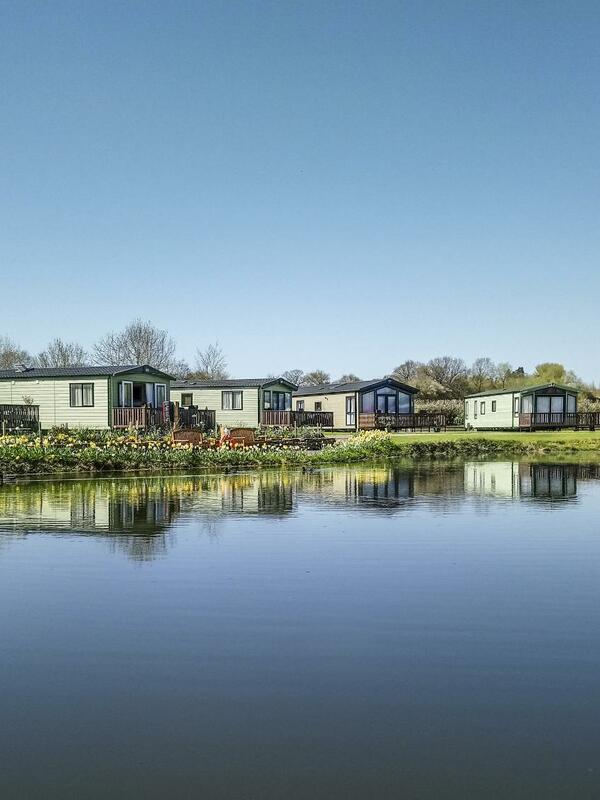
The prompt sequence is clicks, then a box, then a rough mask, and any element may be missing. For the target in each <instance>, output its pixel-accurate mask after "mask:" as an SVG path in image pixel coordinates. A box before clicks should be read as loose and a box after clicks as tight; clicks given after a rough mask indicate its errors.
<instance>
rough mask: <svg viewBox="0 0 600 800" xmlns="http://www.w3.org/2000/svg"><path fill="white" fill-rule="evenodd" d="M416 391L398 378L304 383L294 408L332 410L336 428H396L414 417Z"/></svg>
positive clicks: (297, 391) (304, 410)
mask: <svg viewBox="0 0 600 800" xmlns="http://www.w3.org/2000/svg"><path fill="white" fill-rule="evenodd" d="M416 393H417V390H416V389H415V388H414V387H413V386H408V385H407V384H405V383H401V382H400V381H397V380H396V379H395V378H379V379H376V380H371V381H352V382H349V383H328V384H323V385H321V386H300V387H299V388H298V389H297V390H296V391H295V392H294V411H296V412H309V411H322V412H331V413H333V424H332V426H331V427H333V428H335V429H336V430H372V429H374V428H394V429H396V428H402V427H406V425H405V423H408V422H411V421H412V418H413V416H414V396H415V394H416Z"/></svg>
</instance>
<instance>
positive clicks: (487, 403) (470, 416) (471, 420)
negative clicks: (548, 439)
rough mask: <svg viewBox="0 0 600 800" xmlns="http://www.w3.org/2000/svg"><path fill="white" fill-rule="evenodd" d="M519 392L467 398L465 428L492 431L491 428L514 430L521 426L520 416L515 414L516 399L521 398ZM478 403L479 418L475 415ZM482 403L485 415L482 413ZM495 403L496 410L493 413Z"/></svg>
mask: <svg viewBox="0 0 600 800" xmlns="http://www.w3.org/2000/svg"><path fill="white" fill-rule="evenodd" d="M519 395H520V393H519V392H514V393H513V392H508V393H504V394H486V395H479V396H478V397H467V398H466V399H465V427H468V426H469V425H470V426H471V427H472V428H478V429H479V430H486V429H487V430H490V429H491V428H513V427H518V425H519V415H518V413H517V414H514V412H513V404H514V398H515V397H519ZM475 403H477V417H475V413H474V405H475ZM482 403H483V404H484V413H483V414H482V413H481V408H482ZM493 403H495V404H496V410H495V411H492V408H493Z"/></svg>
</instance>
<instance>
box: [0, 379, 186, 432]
mask: <svg viewBox="0 0 600 800" xmlns="http://www.w3.org/2000/svg"><path fill="white" fill-rule="evenodd" d="M171 380H173V378H172V376H171V375H167V374H166V373H164V372H161V370H158V369H154V367H151V366H149V365H148V364H142V365H140V364H135V365H127V366H82V367H50V368H37V367H27V366H25V365H20V366H17V367H15V368H14V369H8V370H6V369H5V370H0V406H17V407H18V406H37V407H39V422H40V426H41V427H42V429H44V430H48V429H50V428H53V427H55V426H63V425H68V426H69V427H70V428H96V429H103V428H113V427H115V428H118V427H120V428H126V427H129V426H130V425H133V426H135V427H138V428H143V427H150V426H151V425H154V424H158V423H159V422H160V421H161V419H162V404H163V403H164V402H165V401H167V400H169V387H170V383H171Z"/></svg>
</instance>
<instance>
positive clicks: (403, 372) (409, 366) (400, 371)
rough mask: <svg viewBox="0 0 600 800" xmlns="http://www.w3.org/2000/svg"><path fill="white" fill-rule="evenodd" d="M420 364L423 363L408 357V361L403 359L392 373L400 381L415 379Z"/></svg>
mask: <svg viewBox="0 0 600 800" xmlns="http://www.w3.org/2000/svg"><path fill="white" fill-rule="evenodd" d="M420 366H422V365H421V364H420V363H419V362H418V361H413V360H412V359H408V360H407V361H403V362H402V364H398V366H397V367H396V369H395V370H394V371H393V373H392V375H393V377H394V378H397V380H399V381H407V382H410V381H414V380H415V378H416V377H417V372H418V369H419V367H420Z"/></svg>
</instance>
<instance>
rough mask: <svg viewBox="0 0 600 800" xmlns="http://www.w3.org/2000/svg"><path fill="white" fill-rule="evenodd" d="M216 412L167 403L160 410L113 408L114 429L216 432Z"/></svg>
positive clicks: (143, 407) (142, 407) (144, 407)
mask: <svg viewBox="0 0 600 800" xmlns="http://www.w3.org/2000/svg"><path fill="white" fill-rule="evenodd" d="M215 420H216V412H215V411H211V410H209V409H208V408H207V409H202V408H198V407H197V406H189V407H180V406H179V405H178V404H177V403H165V404H164V405H163V406H162V407H160V408H152V407H151V406H139V407H133V408H132V407H127V408H121V407H119V408H113V410H112V427H113V428H137V429H138V430H146V429H148V428H167V427H169V426H173V428H174V429H177V430H193V429H198V430H204V431H214V430H215V428H216V424H215Z"/></svg>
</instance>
